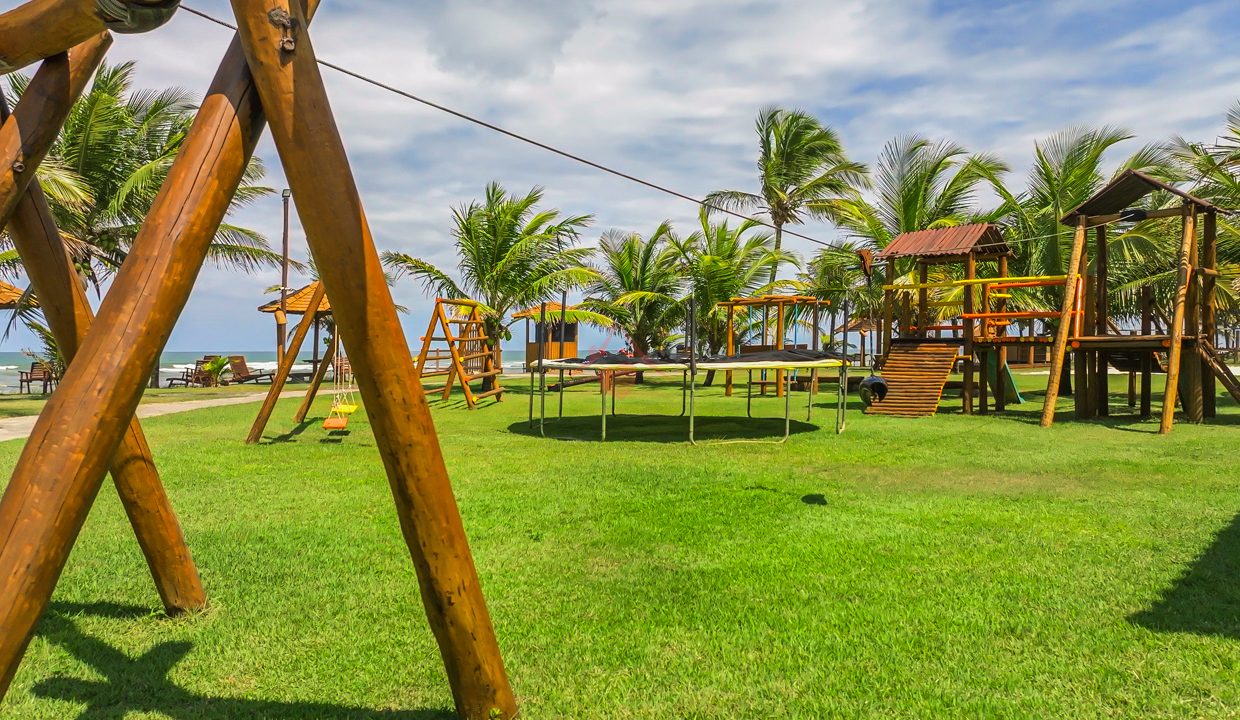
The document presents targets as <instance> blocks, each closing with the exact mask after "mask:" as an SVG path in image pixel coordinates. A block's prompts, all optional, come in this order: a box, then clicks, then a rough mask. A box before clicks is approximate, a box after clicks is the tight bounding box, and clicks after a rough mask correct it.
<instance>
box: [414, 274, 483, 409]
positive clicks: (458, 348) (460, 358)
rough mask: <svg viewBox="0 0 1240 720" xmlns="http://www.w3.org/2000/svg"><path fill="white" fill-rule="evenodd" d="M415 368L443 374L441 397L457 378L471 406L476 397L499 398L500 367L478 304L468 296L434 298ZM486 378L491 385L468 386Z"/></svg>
mask: <svg viewBox="0 0 1240 720" xmlns="http://www.w3.org/2000/svg"><path fill="white" fill-rule="evenodd" d="M440 344H442V345H440ZM445 364H446V365H445ZM417 372H418V376H419V377H420V378H422V379H425V378H428V377H437V376H446V378H447V380H446V382H445V383H444V386H443V390H442V391H441V393H442V397H443V399H444V400H447V399H448V398H450V397H451V396H452V387H453V385H454V384H456V383H457V382H459V383H460V385H461V392H462V393H463V394H464V395H465V402H466V403H468V404H469V408H470V409H471V410H472V409H474V408H475V407H477V406H478V401H479V400H484V399H486V398H489V397H493V398H495V400H496V402H498V401H500V400H502V399H503V395H504V388H503V387H502V386H501V385H500V377H501V376H502V375H503V372H504V370H503V367H502V366H501V365H500V364H499V362H498V361H497V359H496V352H495V348H494V346H493V344H492V339H491V338H490V337H489V336H488V335H487V334H486V324H485V323H484V322H483V320H482V306H481V305H479V304H478V303H476V302H474V301H472V300H455V299H449V298H437V299H436V300H435V309H434V310H433V311H432V312H431V321H430V325H429V326H428V327H427V328H426V335H425V336H423V337H422V350H421V351H420V352H419V353H418V365H417ZM488 379H489V380H490V382H489V384H490V386H491V387H489V388H487V389H485V390H474V389H473V388H472V387H470V383H471V382H474V381H475V380H488Z"/></svg>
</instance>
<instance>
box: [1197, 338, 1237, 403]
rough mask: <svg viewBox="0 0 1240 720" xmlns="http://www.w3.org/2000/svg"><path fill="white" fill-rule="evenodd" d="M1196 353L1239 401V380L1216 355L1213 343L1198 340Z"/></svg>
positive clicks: (1216, 351)
mask: <svg viewBox="0 0 1240 720" xmlns="http://www.w3.org/2000/svg"><path fill="white" fill-rule="evenodd" d="M1197 354H1198V355H1200V356H1201V360H1202V362H1204V363H1205V364H1206V366H1207V367H1209V368H1210V371H1211V372H1213V373H1214V376H1215V377H1216V378H1218V381H1219V382H1220V383H1222V384H1223V387H1225V388H1227V392H1229V393H1231V397H1232V398H1233V399H1234V400H1235V401H1236V402H1240V380H1237V379H1236V375H1235V373H1233V372H1232V371H1231V368H1230V367H1228V366H1227V363H1225V362H1223V359H1222V358H1220V357H1219V356H1218V350H1215V349H1214V344H1213V343H1211V342H1210V341H1208V340H1206V339H1204V338H1202V339H1200V340H1198V341H1197Z"/></svg>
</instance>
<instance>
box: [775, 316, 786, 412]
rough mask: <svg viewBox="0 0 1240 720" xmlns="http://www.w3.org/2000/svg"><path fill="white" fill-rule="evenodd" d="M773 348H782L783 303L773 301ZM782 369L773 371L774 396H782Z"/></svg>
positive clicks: (783, 391)
mask: <svg viewBox="0 0 1240 720" xmlns="http://www.w3.org/2000/svg"><path fill="white" fill-rule="evenodd" d="M775 315H776V317H775V349H776V350H783V349H784V334H785V333H784V304H783V303H782V302H777V303H775ZM785 392H786V391H785V390H784V371H783V370H776V371H775V397H783V396H784V393H785Z"/></svg>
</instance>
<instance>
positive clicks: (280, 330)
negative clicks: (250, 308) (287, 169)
mask: <svg viewBox="0 0 1240 720" xmlns="http://www.w3.org/2000/svg"><path fill="white" fill-rule="evenodd" d="M280 196H281V197H282V198H284V242H283V250H282V252H281V260H280V314H279V316H278V317H277V318H276V362H283V361H284V347H285V345H286V344H287V342H288V338H287V333H288V206H289V199H290V198H292V197H293V191H292V190H290V189H288V188H285V189H284V192H282V193H280Z"/></svg>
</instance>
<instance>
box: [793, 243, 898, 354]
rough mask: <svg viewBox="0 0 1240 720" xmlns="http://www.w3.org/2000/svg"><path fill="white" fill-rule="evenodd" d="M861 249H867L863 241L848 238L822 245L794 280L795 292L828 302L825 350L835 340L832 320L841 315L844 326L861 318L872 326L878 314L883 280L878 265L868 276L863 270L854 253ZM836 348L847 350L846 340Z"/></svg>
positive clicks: (881, 302) (881, 299) (880, 305)
mask: <svg viewBox="0 0 1240 720" xmlns="http://www.w3.org/2000/svg"><path fill="white" fill-rule="evenodd" d="M865 249H868V248H867V247H866V244H864V243H861V242H857V241H849V240H845V241H843V242H840V243H837V244H836V245H835V246H833V247H828V248H823V249H822V250H821V251H819V252H818V253H817V254H816V255H815V256H814V257H813V259H812V260H810V261H809V263H807V265H806V268H805V272H804V273H802V274H801V275H800V277H799V278H798V281H797V283H796V288H797V292H799V293H801V294H803V295H812V296H814V297H816V298H818V299H820V300H826V301H828V302H829V303H830V305H829V307H830V313H829V322H830V326H829V328H828V330H827V337H828V338H829V340H828V342H826V343H824V346H825V347H827V348H828V349H830V348H831V347H832V346H833V345H834V343H835V334H836V321H837V318H838V317H839V316H840V315H841V314H842V316H843V323H842V325H843V327H845V328H847V326H848V323H849V320H850V318H865V319H867V320H869V321H870V323H871V326H876V325H877V319H878V318H879V317H880V316H881V315H882V304H883V285H884V284H886V279H885V277H884V275H883V270H882V269H881V268H875V269H874V273H873V276H872V277H869V276H866V274H865V273H864V272H863V270H862V269H861V261H860V259H859V258H858V256H857V252H858V251H859V250H865ZM845 338H847V333H845ZM840 350H841V352H844V353H847V352H849V348H848V347H847V340H846V339H845V340H844V341H842V347H841V348H840Z"/></svg>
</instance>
